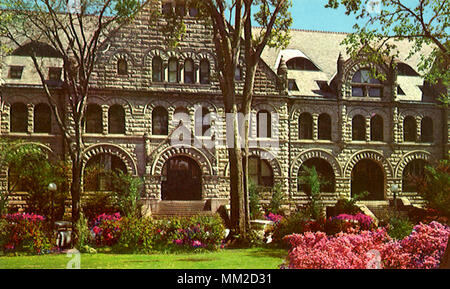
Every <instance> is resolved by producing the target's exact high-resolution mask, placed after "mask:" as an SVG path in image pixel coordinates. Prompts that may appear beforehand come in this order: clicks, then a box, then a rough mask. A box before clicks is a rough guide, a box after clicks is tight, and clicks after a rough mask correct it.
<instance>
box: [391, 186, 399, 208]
mask: <svg viewBox="0 0 450 289" xmlns="http://www.w3.org/2000/svg"><path fill="white" fill-rule="evenodd" d="M391 191H392V192H393V193H394V209H395V211H396V212H397V193H398V192H399V191H400V189H399V187H398V185H397V184H393V185H392V186H391Z"/></svg>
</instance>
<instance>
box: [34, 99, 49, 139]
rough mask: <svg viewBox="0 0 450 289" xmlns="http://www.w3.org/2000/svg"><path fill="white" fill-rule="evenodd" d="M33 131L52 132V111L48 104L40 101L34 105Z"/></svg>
mask: <svg viewBox="0 0 450 289" xmlns="http://www.w3.org/2000/svg"><path fill="white" fill-rule="evenodd" d="M34 132H35V133H51V132H52V112H51V109H50V106H49V105H48V104H45V103H40V104H38V105H36V106H35V107H34Z"/></svg>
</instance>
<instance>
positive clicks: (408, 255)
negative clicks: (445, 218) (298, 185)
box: [285, 222, 450, 269]
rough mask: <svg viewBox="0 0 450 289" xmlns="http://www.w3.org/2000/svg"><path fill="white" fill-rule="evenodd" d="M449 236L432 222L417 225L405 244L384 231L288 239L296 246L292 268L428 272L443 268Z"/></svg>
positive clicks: (319, 234) (291, 258)
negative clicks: (443, 257) (384, 269)
mask: <svg viewBox="0 0 450 289" xmlns="http://www.w3.org/2000/svg"><path fill="white" fill-rule="evenodd" d="M449 235H450V228H448V227H446V226H444V225H442V224H439V223H437V222H432V223H430V224H429V225H425V224H419V225H417V226H415V227H414V230H413V232H412V233H411V235H410V236H408V237H406V238H405V239H403V240H401V241H393V240H392V239H391V238H390V237H389V235H388V234H387V232H386V230H385V229H384V228H382V229H377V230H373V231H363V232H361V233H359V234H354V233H351V234H349V233H339V234H337V235H336V236H327V235H326V234H325V233H324V232H316V233H311V232H307V233H304V234H294V235H291V236H287V237H286V238H285V240H286V241H287V242H288V243H289V244H290V245H291V247H292V248H291V250H290V252H289V255H288V262H289V265H288V266H289V268H292V269H307V268H309V269H312V268H315V269H364V268H391V269H416V268H417V269H424V268H437V267H438V266H439V263H440V259H441V257H442V256H443V254H444V251H445V247H446V245H447V240H448V237H449Z"/></svg>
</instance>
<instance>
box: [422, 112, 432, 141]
mask: <svg viewBox="0 0 450 289" xmlns="http://www.w3.org/2000/svg"><path fill="white" fill-rule="evenodd" d="M420 132H421V141H422V142H426V143H432V142H433V141H434V136H433V135H434V127H433V120H432V119H431V118H430V117H428V116H427V117H424V118H423V119H422V122H421V124H420Z"/></svg>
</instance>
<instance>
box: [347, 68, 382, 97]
mask: <svg viewBox="0 0 450 289" xmlns="http://www.w3.org/2000/svg"><path fill="white" fill-rule="evenodd" d="M352 96H353V97H382V96H383V84H382V83H381V81H380V80H378V79H376V78H373V77H372V76H371V72H370V71H369V70H367V69H361V70H358V71H357V72H356V73H355V75H353V79H352Z"/></svg>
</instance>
